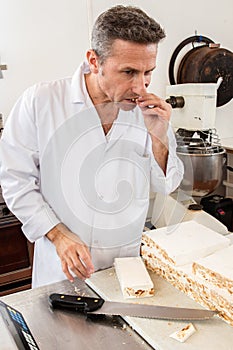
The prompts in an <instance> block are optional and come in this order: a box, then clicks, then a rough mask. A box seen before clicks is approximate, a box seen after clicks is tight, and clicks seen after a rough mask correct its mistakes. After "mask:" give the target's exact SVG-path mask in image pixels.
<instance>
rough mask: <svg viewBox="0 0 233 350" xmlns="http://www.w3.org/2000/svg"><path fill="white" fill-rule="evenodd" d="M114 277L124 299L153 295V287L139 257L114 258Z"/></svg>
mask: <svg viewBox="0 0 233 350" xmlns="http://www.w3.org/2000/svg"><path fill="white" fill-rule="evenodd" d="M114 266H115V270H116V275H117V277H118V280H119V283H120V286H121V290H122V293H123V296H124V298H144V297H150V296H152V295H154V285H153V282H152V280H151V278H150V275H149V273H148V271H147V269H146V267H145V265H144V262H143V261H142V259H141V257H126V258H115V262H114Z"/></svg>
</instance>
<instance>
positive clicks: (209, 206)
mask: <svg viewBox="0 0 233 350" xmlns="http://www.w3.org/2000/svg"><path fill="white" fill-rule="evenodd" d="M200 203H201V205H202V206H203V210H204V211H206V212H207V213H209V214H210V215H212V216H214V217H215V218H216V219H218V220H219V221H220V222H222V223H223V224H224V225H225V226H226V227H227V229H228V231H230V232H233V200H232V198H225V197H223V196H220V195H212V196H208V197H203V198H202V199H201V202H200Z"/></svg>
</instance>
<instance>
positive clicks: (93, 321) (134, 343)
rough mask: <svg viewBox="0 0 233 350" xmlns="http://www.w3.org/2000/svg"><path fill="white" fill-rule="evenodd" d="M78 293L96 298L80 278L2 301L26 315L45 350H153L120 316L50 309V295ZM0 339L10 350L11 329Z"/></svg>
mask: <svg viewBox="0 0 233 350" xmlns="http://www.w3.org/2000/svg"><path fill="white" fill-rule="evenodd" d="M75 291H78V293H79V294H85V295H88V296H95V295H96V294H95V293H94V292H93V291H92V290H91V289H90V288H89V287H88V286H87V285H86V284H85V283H84V282H82V281H80V280H77V279H76V280H75V282H74V284H71V283H70V282H69V281H67V280H65V281H62V282H58V283H55V284H51V285H48V286H44V287H40V288H36V289H31V290H27V291H23V292H18V293H14V294H10V295H7V296H4V297H1V298H0V300H2V301H3V302H5V303H6V304H8V305H10V306H12V307H13V308H15V309H17V310H18V311H20V312H21V313H22V314H23V316H24V318H25V321H26V323H27V324H28V326H29V328H30V330H31V332H32V334H33V336H34V338H35V340H36V342H37V344H38V346H39V348H40V349H41V350H53V349H56V350H59V349H60V350H64V349H65V350H73V349H75V350H77V349H80V350H82V349H87V350H88V349H92V350H93V349H94V350H98V349H101V350H103V349H106V350H108V349H111V350H114V349H117V350H119V349H127V350H131V349H132V350H151V349H152V348H151V347H150V346H149V345H148V344H147V343H146V342H145V341H144V340H143V339H142V338H141V337H140V336H139V335H138V334H137V333H136V332H134V331H133V330H132V329H131V328H130V326H128V325H127V324H126V323H125V321H124V320H123V319H121V318H120V317H116V316H112V317H110V316H100V317H95V318H86V317H85V316H84V315H79V314H78V313H75V312H71V311H66V310H58V309H56V310H52V309H51V308H50V307H49V303H48V296H49V294H51V293H66V294H75ZM0 317H1V316H0ZM0 339H1V350H10V348H9V334H8V332H7V328H4V327H0ZM7 344H8V345H7ZM12 349H14V347H12Z"/></svg>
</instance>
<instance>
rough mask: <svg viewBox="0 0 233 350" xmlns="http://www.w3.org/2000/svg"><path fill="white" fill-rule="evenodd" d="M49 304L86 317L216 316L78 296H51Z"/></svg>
mask: <svg viewBox="0 0 233 350" xmlns="http://www.w3.org/2000/svg"><path fill="white" fill-rule="evenodd" d="M49 303H50V305H51V306H52V307H53V308H63V309H64V308H65V309H70V310H74V311H77V312H80V313H83V314H86V315H118V316H134V317H146V318H156V319H167V320H205V319H209V318H211V317H213V316H214V315H216V312H215V311H210V310H204V309H203V310H202V309H187V308H180V307H170V306H157V305H146V304H136V303H124V302H123V303H121V302H114V301H105V300H104V299H102V298H95V297H85V296H80V295H66V294H57V293H54V294H51V295H50V296H49Z"/></svg>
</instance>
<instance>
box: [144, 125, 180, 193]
mask: <svg viewBox="0 0 233 350" xmlns="http://www.w3.org/2000/svg"><path fill="white" fill-rule="evenodd" d="M167 135H168V140H169V143H168V145H169V149H168V161H167V169H166V176H165V175H164V172H163V171H162V169H161V168H160V167H159V166H158V163H157V162H156V160H155V158H154V156H153V152H152V142H151V139H150V142H149V145H150V152H151V177H150V185H151V191H152V192H159V193H163V194H165V195H167V194H169V193H171V192H173V191H175V189H176V188H177V187H178V186H179V185H180V182H181V181H182V179H183V174H184V167H183V163H182V161H181V160H180V159H179V157H178V156H177V154H176V146H177V145H176V139H175V135H174V133H173V130H172V128H171V126H170V124H169V128H168V132H167Z"/></svg>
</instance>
